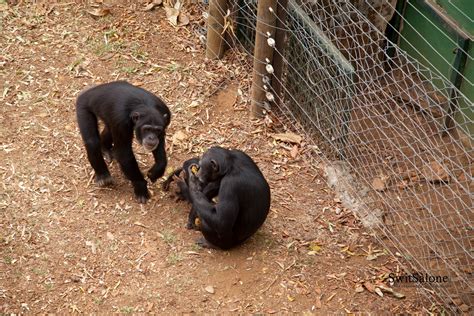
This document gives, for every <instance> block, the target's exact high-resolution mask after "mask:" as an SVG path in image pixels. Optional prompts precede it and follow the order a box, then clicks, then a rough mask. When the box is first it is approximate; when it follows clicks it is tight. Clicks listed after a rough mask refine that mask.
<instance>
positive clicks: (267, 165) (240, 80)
mask: <svg viewBox="0 0 474 316" xmlns="http://www.w3.org/2000/svg"><path fill="white" fill-rule="evenodd" d="M112 2H113V1H112ZM112 2H110V1H107V6H105V4H104V3H103V2H102V1H98V2H96V3H97V4H96V5H90V6H87V5H85V4H73V3H72V2H71V3H58V4H55V5H54V6H48V7H47V8H45V7H41V8H40V7H39V6H38V7H37V6H36V5H35V4H25V5H21V6H20V5H18V6H13V5H8V6H1V9H2V14H3V15H4V16H3V18H4V28H5V32H4V35H5V36H4V37H3V38H2V45H0V50H1V51H0V55H1V56H3V57H2V59H1V61H2V64H0V65H1V68H0V72H1V74H2V75H3V77H4V78H5V82H4V86H3V87H2V91H3V93H2V96H1V100H0V101H2V103H3V104H4V106H3V107H2V109H1V110H0V111H2V112H1V114H2V115H1V117H3V118H5V117H8V118H9V120H8V121H6V120H3V121H2V122H1V123H2V126H7V127H8V129H4V130H2V131H1V134H2V136H4V137H2V139H6V140H7V143H5V144H3V146H4V148H5V150H3V151H1V152H0V161H1V165H0V167H1V168H0V176H1V178H2V187H3V188H4V193H3V195H2V198H3V199H4V203H3V202H2V204H0V208H1V209H2V211H4V216H3V217H2V220H1V224H2V227H4V228H5V231H4V233H2V238H3V240H4V242H5V244H6V245H8V247H3V248H2V250H1V251H2V256H3V258H4V260H5V262H9V263H7V264H6V274H5V275H6V276H7V277H6V279H5V280H4V281H5V282H4V283H3V284H2V287H4V288H1V290H2V293H3V290H4V289H5V293H6V294H5V295H6V296H7V300H6V304H7V305H6V307H5V306H4V307H5V308H6V309H7V311H9V312H15V313H20V312H21V311H22V310H23V312H24V310H26V306H27V308H28V310H29V311H31V312H36V313H37V312H45V311H48V312H53V313H61V312H62V313H64V312H65V311H68V312H83V313H90V312H97V310H99V311H108V312H120V313H125V312H131V311H133V312H135V313H140V312H142V313H143V312H154V313H189V312H200V313H204V312H205V313H209V312H213V313H216V312H221V313H222V312H229V311H239V312H240V313H262V312H264V311H271V312H272V313H287V312H300V313H305V312H307V311H311V310H312V308H313V306H314V308H317V309H318V311H319V312H322V313H325V312H334V311H339V310H341V306H344V307H346V308H347V310H350V311H357V310H359V311H369V312H372V313H376V312H377V311H384V312H386V311H389V310H394V311H400V310H402V311H405V312H410V311H417V310H420V308H421V306H422V305H423V304H425V302H423V301H422V300H420V299H419V298H416V297H415V296H414V294H413V293H412V294H411V295H409V294H408V295H407V294H406V293H404V294H405V295H406V298H405V301H404V304H403V306H400V305H399V304H398V303H397V301H387V300H386V296H387V295H385V296H384V297H383V298H381V297H380V298H379V296H378V295H374V294H371V293H369V292H368V291H366V292H362V293H354V291H353V284H354V282H356V283H357V284H365V283H364V282H365V281H367V280H368V279H367V277H366V275H371V274H373V273H374V271H378V270H377V269H378V268H379V267H381V266H384V267H385V266H387V267H389V268H390V269H391V270H390V271H396V270H397V267H398V264H397V263H396V262H387V259H386V257H383V256H378V257H376V258H373V259H372V260H370V263H371V265H367V264H362V263H361V262H368V261H367V260H365V259H364V258H363V257H362V259H363V260H362V261H359V259H360V256H358V255H349V256H343V257H341V248H340V247H339V246H338V244H341V243H342V242H345V243H347V246H350V248H347V250H348V251H354V250H353V249H357V248H355V247H354V245H362V246H361V247H362V248H365V249H367V248H368V246H369V245H370V244H371V243H374V240H373V239H372V237H370V235H369V234H365V235H364V234H362V232H363V228H361V227H360V226H359V224H358V222H357V221H356V220H355V219H354V218H353V216H352V215H351V214H345V213H344V212H342V213H340V214H336V213H335V212H322V209H323V208H325V207H329V209H331V208H332V209H334V208H333V207H334V203H335V202H334V201H333V200H334V196H333V195H332V193H331V192H330V191H329V190H328V189H327V187H326V185H325V184H324V181H323V180H322V173H321V169H320V168H318V167H317V164H314V163H313V162H314V160H313V157H312V156H310V155H309V153H310V152H311V153H312V152H315V150H314V148H318V151H319V147H317V146H316V145H314V144H311V145H310V144H309V142H308V141H307V140H306V137H307V135H306V134H305V133H304V132H303V131H302V129H301V128H300V127H299V125H297V124H294V123H293V122H288V121H286V120H284V119H283V118H281V117H279V116H277V115H275V114H274V113H269V114H268V115H267V117H265V118H264V119H263V120H253V119H249V116H248V111H247V110H248V107H249V105H250V100H249V97H248V96H249V95H250V93H249V92H250V87H251V65H252V61H251V59H250V58H249V57H248V56H246V55H245V54H243V53H242V52H240V51H237V50H235V51H229V52H228V53H227V54H226V56H225V58H224V60H222V61H209V60H205V59H204V47H203V45H202V41H201V40H200V34H202V31H203V30H205V29H204V20H203V19H202V9H203V8H202V7H201V6H200V5H189V4H187V2H186V3H185V2H182V3H181V2H179V5H177V3H178V1H165V3H158V2H156V1H153V2H150V1H146V2H145V1H140V2H139V3H134V4H130V5H126V4H114V3H112ZM152 4H153V7H150V6H151V5H152ZM165 6H167V7H169V8H173V9H175V10H169V12H168V15H167V14H166V12H165V10H164V7H165ZM36 8H38V10H40V11H38V12H42V14H41V16H42V18H38V17H37V16H35V14H36ZM157 8H163V10H156V9H157ZM145 9H146V10H145ZM154 9H155V10H154ZM176 10H178V11H179V12H178V11H176ZM84 13H86V14H84ZM169 13H171V14H169ZM181 15H182V16H183V18H180V16H181ZM91 17H92V18H91ZM184 17H186V18H184ZM228 18H229V19H230V18H231V16H228ZM176 26H178V27H176ZM42 56H48V59H47V60H46V59H44V58H43V57H42ZM42 58H43V59H42ZM116 79H125V80H129V81H131V82H132V83H135V84H138V85H141V86H143V87H144V88H146V89H149V90H150V91H153V92H156V93H157V94H159V95H160V96H162V97H163V99H164V100H165V101H166V102H167V103H168V104H169V105H170V108H171V109H172V112H173V114H174V115H173V121H172V123H171V126H170V127H169V131H168V136H167V142H168V144H170V145H171V144H172V145H171V146H170V145H168V146H169V147H168V148H169V149H172V151H171V150H170V153H169V168H171V167H176V166H179V165H181V163H182V161H183V160H185V159H188V158H190V157H192V156H196V155H200V154H202V152H204V151H205V149H206V148H208V147H209V146H212V145H216V144H219V145H222V146H226V147H234V148H239V149H242V150H245V151H246V152H248V153H249V154H250V155H251V156H252V157H253V158H254V159H255V161H256V162H257V163H258V165H259V166H260V167H261V169H262V172H263V173H264V174H265V176H266V178H267V179H268V181H269V183H270V185H271V187H272V209H271V212H270V214H269V217H268V220H267V222H266V223H265V224H264V226H263V227H262V229H261V230H259V231H258V232H257V234H256V235H255V236H254V237H252V238H251V239H250V240H249V241H248V242H247V243H245V244H244V245H243V246H241V247H239V248H238V249H235V250H232V251H228V252H221V251H215V250H206V249H200V248H199V247H196V246H195V245H194V240H195V239H196V238H197V237H199V233H198V232H194V231H188V230H186V229H185V228H184V226H185V222H186V218H187V212H188V211H189V205H187V204H186V203H184V202H179V203H175V202H174V200H172V199H170V198H169V197H168V196H167V193H164V192H162V191H161V190H160V188H159V184H158V185H157V184H155V185H151V184H150V190H151V191H152V195H153V196H152V199H151V201H150V202H149V203H148V204H147V205H145V206H141V205H140V206H139V205H136V203H135V202H134V201H133V192H132V191H131V189H130V184H129V183H128V181H126V180H125V179H124V178H123V176H122V175H121V173H120V170H119V168H118V166H117V164H116V163H115V162H112V164H111V165H110V168H111V173H112V174H113V176H114V179H115V181H116V184H115V185H114V186H113V187H111V188H97V187H95V185H94V184H93V183H91V184H90V186H87V185H86V184H87V182H88V180H89V179H90V178H91V175H93V174H91V172H90V171H91V170H90V166H89V165H88V163H87V159H86V156H85V153H84V149H83V146H82V143H81V140H80V136H79V134H78V131H77V128H76V127H75V126H76V125H75V122H74V121H75V115H74V100H75V97H76V96H77V94H78V92H79V91H80V90H82V89H83V88H84V87H85V86H87V85H90V84H94V83H100V82H105V81H111V80H116ZM235 91H237V92H235ZM45 93H48V94H47V95H46V97H43V98H41V97H40V95H45ZM229 95H230V96H232V98H231V102H223V101H222V100H225V99H226V98H225V97H224V96H229ZM234 95H235V96H234ZM34 100H38V101H37V102H33V101H34ZM44 113H47V115H44ZM66 126H71V127H70V128H69V127H68V128H66ZM315 146H316V147H315ZM134 150H135V152H136V154H137V159H138V162H139V165H140V168H142V170H145V169H144V168H146V167H147V166H150V165H151V162H152V158H151V157H149V155H147V154H145V153H144V152H141V151H140V148H139V147H137V146H136V144H134ZM38 162H41V163H38ZM3 205H4V206H3ZM341 215H344V216H345V217H346V218H348V219H346V220H345V221H341V220H340V218H339V216H341ZM315 240H317V242H314V241H315ZM349 241H351V243H349ZM288 245H289V246H288ZM323 245H324V247H323ZM287 246H288V247H287ZM349 249H351V250H349ZM312 251H313V252H315V253H314V255H308V252H312ZM344 254H347V251H346V252H345V253H344ZM249 257H252V260H247V258H249ZM327 275H331V276H334V277H327ZM20 276H25V277H24V278H23V277H20ZM72 279H74V280H78V282H75V281H74V282H71V280H72ZM68 280H69V281H68ZM48 282H49V283H48ZM203 284H213V285H212V286H210V285H209V286H206V287H205V288H204V291H205V292H206V293H209V294H213V296H212V297H213V299H212V300H205V299H204V298H203V297H202V286H203ZM367 284H368V283H367ZM364 286H365V285H364ZM374 286H375V285H374ZM210 287H212V291H213V292H214V293H211V292H210V291H211V288H210ZM216 288H218V289H219V291H215V289H216ZM378 288H379V289H380V291H382V293H388V294H390V292H389V290H387V288H389V287H387V288H383V287H381V286H379V287H378ZM26 289H28V291H26ZM200 289H201V291H200ZM206 289H207V290H206ZM341 289H342V291H341ZM261 291H263V292H262V293H265V299H262V298H260V297H259V295H255V293H257V292H261ZM373 291H374V292H375V288H374V289H373ZM79 293H80V295H78V294H79ZM262 295H263V294H262ZM372 296H374V297H377V298H379V299H383V300H384V301H383V304H381V303H380V302H377V300H375V303H373V304H371V303H369V304H368V303H367V301H368V298H369V297H370V298H371V300H372V299H373V297H372ZM392 296H393V295H392ZM334 298H337V299H334ZM382 305H383V308H382ZM425 306H428V307H427V308H428V309H429V308H430V307H429V306H430V305H428V304H427V305H425Z"/></svg>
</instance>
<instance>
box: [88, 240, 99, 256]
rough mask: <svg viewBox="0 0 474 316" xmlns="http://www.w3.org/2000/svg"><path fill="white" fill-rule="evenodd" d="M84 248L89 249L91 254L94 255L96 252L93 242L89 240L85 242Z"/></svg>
mask: <svg viewBox="0 0 474 316" xmlns="http://www.w3.org/2000/svg"><path fill="white" fill-rule="evenodd" d="M86 246H88V247H91V251H92V253H93V254H95V253H96V252H97V246H96V244H95V243H94V242H92V241H90V240H87V241H86Z"/></svg>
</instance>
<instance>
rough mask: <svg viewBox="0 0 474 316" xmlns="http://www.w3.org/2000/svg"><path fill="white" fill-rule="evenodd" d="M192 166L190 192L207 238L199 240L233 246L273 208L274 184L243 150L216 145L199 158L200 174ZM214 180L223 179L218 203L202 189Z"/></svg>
mask: <svg viewBox="0 0 474 316" xmlns="http://www.w3.org/2000/svg"><path fill="white" fill-rule="evenodd" d="M192 168H193V166H190V167H189V170H188V175H189V193H190V196H191V201H192V204H193V209H194V210H195V211H196V213H197V216H198V217H199V218H200V220H201V231H202V233H203V235H204V238H205V240H203V239H202V238H201V239H200V240H199V241H198V243H200V244H201V245H202V246H204V247H211V248H213V247H219V248H221V249H229V248H231V247H234V246H237V245H238V244H241V243H242V242H244V241H245V240H246V239H247V238H249V237H250V236H252V235H253V234H254V233H255V232H256V231H257V230H258V228H259V227H260V226H261V225H262V224H263V222H264V221H265V219H266V218H267V215H268V211H269V209H270V187H269V185H268V183H267V181H266V180H265V178H264V177H263V174H262V172H261V171H260V169H258V166H257V165H256V164H255V162H254V161H253V160H252V158H250V157H249V156H248V155H247V154H245V153H244V152H242V151H240V150H228V149H224V148H221V147H212V148H210V149H209V150H208V151H206V152H205V153H204V155H203V156H202V158H201V160H200V161H199V167H198V168H199V169H198V171H197V173H196V175H195V174H194V173H193V172H192ZM212 182H220V186H219V192H218V202H217V203H216V204H214V203H212V201H210V200H209V198H208V197H206V195H205V194H204V193H203V192H202V189H201V188H202V187H203V186H204V187H205V185H206V184H207V183H212Z"/></svg>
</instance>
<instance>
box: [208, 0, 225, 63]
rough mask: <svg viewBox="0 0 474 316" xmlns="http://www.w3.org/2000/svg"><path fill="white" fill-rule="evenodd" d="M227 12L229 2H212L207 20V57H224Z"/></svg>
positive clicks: (214, 0)
mask: <svg viewBox="0 0 474 316" xmlns="http://www.w3.org/2000/svg"><path fill="white" fill-rule="evenodd" d="M226 12H227V0H210V1H209V12H208V13H209V17H208V20H207V42H206V57H207V58H209V59H219V58H222V55H224V48H225V45H224V36H225V35H224V34H222V33H223V32H224V16H225V14H226Z"/></svg>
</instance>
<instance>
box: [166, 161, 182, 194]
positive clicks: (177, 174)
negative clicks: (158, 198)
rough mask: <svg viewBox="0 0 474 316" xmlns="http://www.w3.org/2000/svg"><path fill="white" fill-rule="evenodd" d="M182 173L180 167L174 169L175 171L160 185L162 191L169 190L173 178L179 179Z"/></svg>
mask: <svg viewBox="0 0 474 316" xmlns="http://www.w3.org/2000/svg"><path fill="white" fill-rule="evenodd" d="M182 171H183V168H182V167H180V168H178V169H176V170H175V171H173V173H172V174H170V175H169V176H168V178H166V180H165V181H164V182H163V184H162V188H163V191H168V190H169V189H170V184H171V182H173V180H174V178H175V177H179V175H180V174H181V172H182Z"/></svg>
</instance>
